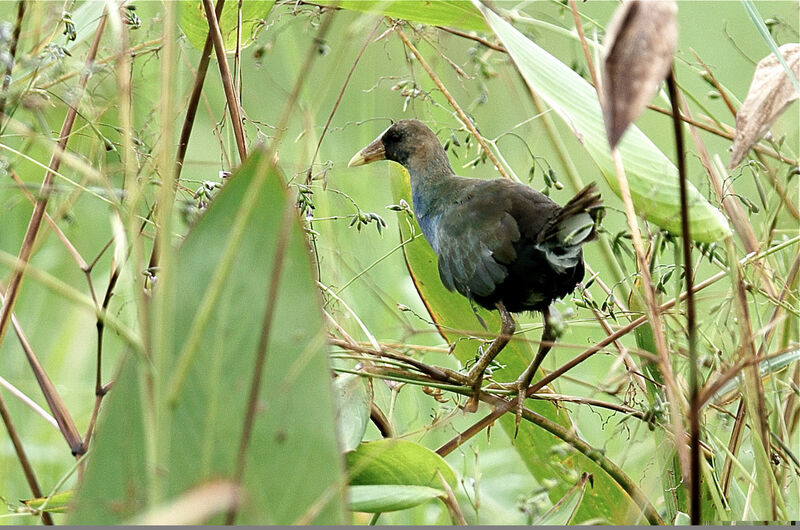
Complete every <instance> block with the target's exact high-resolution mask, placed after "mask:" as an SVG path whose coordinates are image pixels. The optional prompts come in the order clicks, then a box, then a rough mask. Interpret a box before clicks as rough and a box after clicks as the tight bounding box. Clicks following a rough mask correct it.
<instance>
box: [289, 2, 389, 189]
mask: <svg viewBox="0 0 800 530" xmlns="http://www.w3.org/2000/svg"><path fill="white" fill-rule="evenodd" d="M381 23H383V17H381V18H379V19H378V23H377V24H375V27H374V28H372V31H370V33H369V35H367V38H366V40H365V41H364V44H363V45H362V46H361V49H360V50H358V54H357V55H356V60H355V61H353V64H352V66H350V71H349V72H347V77H345V79H344V84H342V89H341V90H340V91H339V96H338V97H337V98H336V102H335V103H334V104H333V108H332V109H331V113H330V114H329V115H328V120H327V121H326V122H325V127H323V128H322V134H320V135H319V141H317V147H316V149H314V154H313V155H312V157H311V163H310V164H309V165H308V171H306V181H305V184H306V186H310V185H311V173H312V170H313V169H314V162H316V161H317V155H319V150H320V147H322V141H323V140H324V139H325V134H326V133H327V132H328V127H330V126H331V121H333V116H334V115H335V114H336V110H337V109H338V108H339V103H341V102H342V97H343V96H344V91H345V90H347V87H348V85H349V84H350V78H351V77H352V76H353V72H354V71H355V70H356V66H357V65H358V62H359V61H360V60H361V56H362V55H363V54H364V50H366V49H367V46H368V45H369V43H370V42H372V36H373V35H375V32H376V31H378V28H379V27H380V26H381Z"/></svg>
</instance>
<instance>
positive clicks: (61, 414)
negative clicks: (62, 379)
mask: <svg viewBox="0 0 800 530" xmlns="http://www.w3.org/2000/svg"><path fill="white" fill-rule="evenodd" d="M2 288H3V287H2V285H0V302H3V301H4V300H5V299H6V298H5V297H4V296H3V295H2V292H1V291H2ZM11 325H12V327H13V328H14V332H15V333H16V334H17V338H18V339H19V343H20V345H21V346H22V351H23V352H24V353H25V357H26V359H27V360H28V364H29V365H30V367H31V371H33V375H34V377H35V378H36V382H37V384H38V385H39V389H40V390H41V391H42V394H43V395H44V399H45V401H47V406H48V407H50V412H51V413H52V414H53V417H54V418H55V420H56V423H57V424H58V430H59V431H61V435H62V436H63V437H64V439H65V440H66V442H67V445H69V448H70V451H72V454H73V455H76V456H79V455H82V454H83V453H84V452H86V451H85V448H84V447H83V443H82V442H81V436H80V434H79V433H78V428H77V427H76V426H75V422H74V421H73V419H72V416H71V415H70V413H69V410H68V409H67V406H66V404H65V403H64V400H63V399H62V398H61V395H60V394H59V393H58V390H57V389H56V387H55V385H54V384H53V381H52V380H51V379H50V377H49V376H48V375H47V372H46V371H45V369H44V367H43V366H42V363H40V362H39V358H38V357H37V356H36V353H35V352H34V351H33V347H32V346H31V344H30V342H29V341H28V338H27V337H26V336H25V333H24V332H23V331H22V327H21V326H20V325H19V322H18V321H17V317H16V315H14V314H13V313H12V314H11Z"/></svg>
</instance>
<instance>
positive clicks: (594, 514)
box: [390, 163, 644, 524]
mask: <svg viewBox="0 0 800 530" xmlns="http://www.w3.org/2000/svg"><path fill="white" fill-rule="evenodd" d="M390 176H391V182H392V193H393V198H394V201H395V202H398V203H399V202H400V200H401V199H403V200H405V201H406V202H408V203H409V204H410V203H411V188H410V184H409V177H408V172H406V171H405V169H403V168H402V166H400V165H398V164H394V163H392V164H390ZM399 226H400V232H401V240H403V241H407V240H408V239H409V238H410V236H411V235H412V233H413V234H419V233H421V230H420V228H419V225H418V224H417V222H416V220H414V219H413V218H412V217H410V216H408V215H406V214H405V213H401V214H400V217H399ZM403 252H404V255H405V258H406V264H407V265H408V270H409V273H410V274H411V278H412V280H413V281H414V285H415V286H416V288H417V292H418V293H419V295H420V298H422V301H423V302H424V303H425V306H426V308H427V309H428V312H429V313H430V315H431V317H432V318H433V320H434V322H435V323H436V325H437V326H438V327H439V332H440V333H441V335H442V336H443V337H444V339H445V340H447V342H448V343H450V344H453V343H455V347H454V349H453V354H454V355H455V356H456V358H457V359H458V360H459V361H460V362H461V363H462V365H463V364H464V363H467V362H469V361H472V360H473V359H474V358H475V356H476V354H477V349H478V346H479V342H478V341H477V340H476V339H475V338H468V337H469V331H468V330H476V331H475V336H479V337H480V336H485V332H484V331H483V330H482V329H480V326H479V324H478V321H477V319H476V318H475V315H474V314H473V311H472V308H471V307H470V304H469V302H468V301H467V300H466V298H464V297H463V296H461V295H460V294H458V293H452V292H450V291H448V290H447V289H445V288H444V286H443V285H442V282H441V280H440V279H439V272H438V268H437V265H436V254H435V253H434V251H433V249H432V248H431V246H430V245H429V244H428V242H427V241H425V239H424V238H417V239H415V240H413V241H411V242H410V243H408V244H406V245H405V246H404V247H403ZM478 314H479V315H480V317H481V318H482V319H483V320H484V321H485V322H486V324H487V325H488V326H489V329H490V330H492V332H494V333H496V332H497V330H499V329H500V319H499V317H498V316H497V314H496V312H494V311H492V312H489V311H486V310H484V309H478ZM455 330H467V331H459V332H457V331H455ZM478 330H480V331H478ZM534 353H535V352H534V351H533V349H532V347H531V345H530V344H529V343H527V342H521V341H514V340H512V341H511V342H510V343H509V344H508V345H507V346H506V347H505V348H504V349H503V351H502V352H500V355H499V356H498V358H497V361H498V362H500V363H502V364H503V365H504V366H505V368H503V369H501V370H496V371H495V372H494V373H493V374H492V377H493V378H494V379H495V380H497V381H501V382H504V381H514V380H516V378H517V377H518V376H519V374H521V373H522V372H523V371H524V370H525V368H526V367H527V366H528V364H529V363H530V361H531V360H532V359H533V357H534ZM526 405H527V406H528V407H529V408H531V409H532V410H533V411H534V412H536V413H537V414H540V415H542V416H544V417H545V418H547V419H549V420H551V421H552V422H554V423H557V424H559V425H562V426H564V427H567V428H570V427H571V426H572V422H571V420H570V418H569V415H568V414H567V412H566V411H565V410H564V409H558V408H557V407H556V405H555V404H554V403H552V402H550V401H545V400H529V401H528V402H527V403H526ZM500 424H501V425H502V427H503V429H504V430H505V431H506V433H508V435H509V436H511V437H513V436H514V431H515V428H516V425H515V421H514V416H513V415H512V414H505V415H503V416H502V417H501V418H500ZM564 446H565V443H564V442H563V441H562V440H561V439H559V438H557V437H556V436H555V435H553V434H551V433H549V432H547V431H545V430H544V429H540V428H538V427H536V426H534V425H532V424H530V423H528V422H526V421H523V422H522V423H520V426H519V433H518V435H517V438H516V439H515V441H514V447H515V448H516V450H517V452H518V453H519V455H520V456H521V457H522V460H523V461H524V462H525V465H526V467H527V469H528V471H529V472H530V473H531V475H533V476H534V477H535V478H536V479H537V480H538V481H540V482H541V481H543V480H545V479H547V480H554V481H556V482H557V484H556V485H555V486H554V487H553V488H551V489H550V492H549V494H550V499H551V500H552V501H553V502H556V501H557V500H558V499H560V498H561V497H562V496H563V495H564V494H566V492H567V491H568V490H569V489H570V487H571V486H572V484H574V481H576V480H578V478H579V477H580V475H581V473H583V472H587V473H591V474H593V475H594V487H593V488H592V489H591V490H589V491H587V492H586V495H585V496H584V500H583V502H582V503H581V506H580V508H579V512H578V520H584V521H585V520H590V519H603V520H605V521H610V522H612V523H617V524H622V523H634V522H639V523H641V522H642V521H644V519H643V518H642V516H641V510H640V509H639V508H638V507H637V506H636V504H635V503H634V502H633V500H632V499H631V498H630V496H629V495H628V494H627V493H626V492H625V491H624V490H623V488H622V487H621V486H620V485H619V484H618V483H617V482H616V481H614V480H613V479H612V478H611V477H610V476H609V475H608V474H607V473H606V472H605V471H604V470H603V469H601V468H600V467H599V466H598V465H597V464H595V463H594V462H593V461H591V460H590V459H588V458H586V457H585V456H584V455H583V454H581V453H578V452H577V451H574V450H571V449H569V448H567V449H566V450H565V449H564ZM570 476H573V477H574V478H573V479H572V484H571V483H569V482H567V481H568V480H569V478H568V477H570Z"/></svg>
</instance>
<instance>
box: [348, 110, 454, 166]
mask: <svg viewBox="0 0 800 530" xmlns="http://www.w3.org/2000/svg"><path fill="white" fill-rule="evenodd" d="M376 160H392V161H394V162H397V163H398V164H401V165H402V166H404V167H405V168H406V169H407V170H408V171H409V172H410V173H412V174H414V173H417V174H420V175H424V174H432V173H440V172H446V173H449V174H452V172H453V170H452V168H451V167H450V162H449V161H448V160H447V153H445V151H444V149H443V148H442V144H440V143H439V139H438V138H436V135H435V134H434V133H433V131H432V130H430V129H429V128H428V126H427V125H425V124H424V123H422V122H421V121H419V120H401V121H398V122H397V123H395V124H394V125H392V126H391V127H389V128H388V129H386V130H385V131H383V132H382V133H381V134H380V135H379V136H378V137H377V138H376V139H375V140H374V141H373V142H372V143H371V144H369V145H368V146H366V147H365V148H364V149H362V150H361V151H359V152H358V153H356V155H355V156H354V157H353V158H352V159H351V160H350V163H349V164H347V165H348V166H349V167H355V166H361V165H364V164H369V163H371V162H375V161H376Z"/></svg>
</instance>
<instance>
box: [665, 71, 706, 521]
mask: <svg viewBox="0 0 800 530" xmlns="http://www.w3.org/2000/svg"><path fill="white" fill-rule="evenodd" d="M667 89H668V90H669V100H670V103H671V104H672V116H673V118H672V124H673V128H674V132H675V157H676V162H677V164H676V165H677V166H678V184H679V191H680V204H681V247H682V250H683V270H684V275H683V277H684V280H685V281H686V294H687V296H686V333H687V340H688V343H689V344H688V346H689V348H688V349H689V477H690V478H689V499H690V502H689V517H690V519H691V522H692V524H695V525H698V524H700V523H701V518H702V506H701V504H700V501H701V494H700V492H701V488H700V408H701V406H702V405H701V403H700V401H699V400H698V395H699V392H698V374H697V370H698V367H697V324H696V321H695V306H694V293H693V292H692V285H693V284H694V272H693V270H692V246H691V245H692V237H691V233H690V231H689V199H688V190H687V188H688V186H687V183H686V182H687V179H688V177H687V176H686V160H685V156H686V155H685V148H684V145H683V125H682V124H681V121H680V119H678V116H679V115H680V108H679V103H678V83H677V81H676V80H675V69H674V68H670V71H669V74H667Z"/></svg>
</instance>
